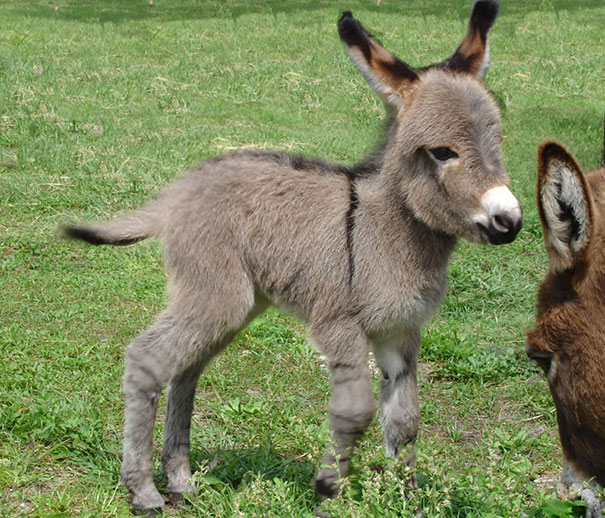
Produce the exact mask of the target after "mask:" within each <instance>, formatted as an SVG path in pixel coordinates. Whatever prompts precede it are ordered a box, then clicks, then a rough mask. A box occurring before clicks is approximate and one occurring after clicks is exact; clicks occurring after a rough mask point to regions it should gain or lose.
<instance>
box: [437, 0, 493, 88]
mask: <svg viewBox="0 0 605 518" xmlns="http://www.w3.org/2000/svg"><path fill="white" fill-rule="evenodd" d="M499 12H500V5H499V4H498V2H497V1H496V0H479V1H478V2H476V3H475V6H474V7H473V12H472V13H471V17H470V19H469V22H468V30H467V31H466V35H465V36H464V39H463V40H462V43H461V44H460V46H459V47H458V48H457V49H456V52H454V54H452V57H450V58H449V59H447V60H445V61H444V62H443V63H440V64H439V65H438V66H439V67H442V68H448V69H449V70H452V71H454V72H461V73H465V74H470V75H472V76H474V77H476V78H477V79H483V77H484V76H485V73H486V72H487V67H488V65H489V43H488V41H487V36H488V33H489V31H490V29H491V28H492V26H493V25H494V22H495V21H496V18H497V17H498V13H499Z"/></svg>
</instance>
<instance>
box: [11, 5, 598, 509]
mask: <svg viewBox="0 0 605 518" xmlns="http://www.w3.org/2000/svg"><path fill="white" fill-rule="evenodd" d="M470 3H471V2H462V1H454V0H452V1H450V2H438V1H436V0H427V1H423V2H419V1H418V2H413V1H394V0H383V2H382V4H381V6H380V7H377V6H376V2H373V1H371V0H367V1H366V0H351V1H349V2H342V1H340V0H339V1H338V2H327V1H325V0H324V1H319V2H308V1H304V2H294V1H292V0H283V1H277V0H276V1H274V2H268V1H260V0H259V1H258V2H245V1H238V0H229V1H226V2H219V1H218V0H215V1H204V2H202V1H198V2H193V1H191V2H187V1H185V0H173V1H170V2H168V1H167V0H156V1H155V2H154V3H153V5H150V4H149V2H147V1H143V0H137V1H134V0H125V1H121V2H116V1H113V0H97V1H95V2H86V1H83V2H76V1H70V2H68V1H66V2H61V3H59V4H57V6H56V7H55V4H54V3H49V2H46V1H35V0H32V1H31V2H27V3H25V2H20V1H17V0H6V1H5V2H3V3H2V4H0V19H2V20H3V23H2V30H1V31H0V46H1V48H2V49H3V51H2V53H1V54H0V96H1V97H0V103H1V104H0V213H1V218H0V291H1V292H2V294H3V302H2V304H1V305H0V353H1V354H2V358H3V361H2V363H1V364H0V488H1V490H2V494H3V498H2V510H1V511H0V514H2V515H3V516H39V517H49V516H53V517H64V516H81V517H88V516H128V494H127V492H126V491H125V489H124V488H123V487H122V486H121V485H120V484H119V466H120V449H121V439H120V435H121V427H122V407H123V403H122V398H121V395H120V382H121V373H122V369H123V363H124V350H125V345H126V344H127V343H128V342H129V341H130V340H131V339H132V338H133V337H134V336H136V334H137V333H139V332H140V331H142V330H143V329H145V327H146V326H147V325H148V324H149V323H150V322H151V321H152V319H153V317H154V315H155V314H156V313H157V312H158V311H159V310H160V309H161V308H162V305H163V288H164V281H165V277H164V273H163V267H162V258H161V253H160V249H159V246H158V244H157V243H154V242H149V243H142V244H139V245H136V246H134V247H129V248H125V249H111V248H102V249H98V248H91V247H86V246H82V245H80V244H77V243H71V242H66V241H63V240H61V239H59V238H57V235H56V229H57V226H58V225H59V224H60V223H61V222H63V221H66V220H81V219H95V218H98V219H103V218H109V217H111V216H113V215H114V214H115V213H117V212H120V211H122V210H126V209H129V208H132V207H135V206H137V205H139V204H140V203H141V202H142V201H143V200H146V199H148V198H149V197H150V196H152V195H153V194H154V193H155V192H157V191H158V190H159V189H160V188H161V187H162V186H164V185H166V184H167V183H168V182H169V181H170V180H171V179H172V178H174V177H175V176H177V175H179V174H180V173H181V172H182V171H184V170H186V169H187V168H188V167H190V166H192V165H194V164H195V163H197V162H199V161H202V160H204V159H206V158H209V157H212V156H215V155H218V154H220V153H223V152H227V151H231V150H236V149H243V148H262V149H281V150H286V151H291V152H300V153H305V154H307V155H312V156H322V157H326V158H328V159H331V160H338V161H343V162H346V163H352V162H354V161H356V160H358V159H359V158H360V157H362V156H363V155H364V153H366V152H367V151H368V150H369V149H370V148H371V147H372V145H373V143H374V141H375V139H376V137H377V134H378V132H379V128H380V126H381V123H380V118H381V116H382V106H381V104H380V102H379V101H378V100H377V98H376V97H375V96H374V94H373V93H372V92H371V90H370V89H369V87H368V86H367V85H366V84H365V83H364V82H363V80H362V79H361V77H360V76H359V75H358V73H357V72H356V70H355V69H354V67H353V65H352V64H351V63H350V61H349V59H348V57H347V55H346V53H345V52H344V50H343V49H342V46H341V44H340V43H339V41H338V37H337V34H336V30H335V22H336V20H337V18H338V15H339V12H340V11H341V10H343V9H351V10H353V11H354V13H355V14H356V15H357V16H358V17H359V18H360V19H361V20H362V21H363V22H364V23H365V24H366V25H367V26H368V27H370V28H371V29H372V30H373V31H374V33H376V34H377V35H378V37H379V38H380V39H381V40H382V42H383V44H384V45H385V46H386V47H387V48H390V49H393V50H394V51H395V52H396V53H397V54H398V55H399V56H400V57H401V58H403V59H405V60H407V61H409V62H410V63H411V64H413V65H422V64H426V63H430V62H433V61H435V60H438V59H441V58H443V57H445V56H446V55H448V54H449V53H451V52H452V51H453V49H454V47H455V45H457V43H458V42H459V40H460V38H461V37H462V35H463V33H464V30H465V23H466V19H467V17H468V13H469V11H470ZM604 24H605V7H603V4H602V2H599V1H596V0H593V1H589V0H586V1H582V2H580V1H572V0H533V1H531V2H526V1H521V0H509V1H505V2H503V10H502V14H501V17H500V18H499V20H498V21H497V24H496V26H495V28H494V31H493V33H492V39H491V50H492V52H491V68H490V71H489V74H488V77H487V84H488V86H489V88H490V90H491V91H492V92H493V94H494V96H495V97H496V99H497V101H498V103H499V105H500V108H501V110H502V115H503V125H504V133H505V144H504V156H505V162H506V165H507V168H508V170H509V172H510V174H511V177H512V189H513V191H514V192H515V193H516V194H517V196H518V197H519V199H520V201H521V203H522V205H523V207H524V213H525V227H524V229H523V231H522V233H521V234H520V236H519V238H518V239H517V240H516V241H515V243H513V244H511V245H508V246H506V247H498V248H490V247H477V246H472V245H467V244H465V243H461V244H460V246H459V247H458V250H457V252H456V254H455V256H454V258H453V261H452V266H451V283H450V290H449V293H448V295H447V297H446V299H445V301H444V303H443V304H442V307H441V309H440V311H439V312H438V314H437V315H436V316H435V318H434V319H433V320H432V321H431V323H430V324H429V325H428V326H427V327H426V329H425V330H424V334H423V348H422V353H421V360H420V361H421V368H420V397H421V410H422V419H423V423H422V428H421V433H420V437H419V440H418V448H417V450H418V455H419V460H418V472H419V473H418V475H419V481H420V486H421V488H420V490H419V491H417V492H414V493H408V492H407V490H406V486H405V481H406V480H407V477H408V474H407V471H406V469H405V468H404V467H403V466H401V465H399V464H397V463H392V462H389V461H388V460H387V459H385V457H384V452H383V449H382V446H381V434H380V430H379V427H378V425H377V424H376V423H374V424H373V425H372V427H371V428H370V430H369V431H368V434H367V435H366V436H365V438H364V440H363V441H362V443H361V444H360V447H359V450H358V455H357V456H356V459H355V467H356V470H355V473H354V474H353V475H352V476H351V477H350V478H349V479H348V480H347V481H346V483H345V495H344V497H343V498H341V499H338V500H335V501H333V502H331V503H330V504H329V507H330V508H331V509H332V510H333V511H334V513H333V514H334V515H335V516H340V517H367V516H385V517H392V516H404V517H407V516H410V517H411V516H415V515H416V514H417V513H418V510H419V509H421V510H422V512H423V513H424V516H425V517H427V518H428V517H437V516H444V517H469V518H470V517H508V516H511V517H518V516H521V514H522V513H527V514H528V515H529V516H532V517H538V516H566V515H569V516H571V514H572V512H573V506H572V505H571V504H569V503H557V502H554V501H553V498H554V486H555V484H556V478H557V476H558V472H559V470H560V451H559V445H558V440H557V433H556V419H555V414H554V411H553V404H552V400H551V398H550V394H549V393H548V390H547V387H546V383H545V381H544V380H543V379H542V376H541V375H540V372H539V370H538V368H537V367H535V366H533V365H532V364H530V363H529V362H528V361H527V359H526V358H525V356H524V352H523V348H524V331H525V330H526V329H528V328H529V327H530V326H531V324H532V320H533V304H534V294H535V289H536V286H537V283H538V282H539V280H540V279H541V278H542V276H543V274H544V273H545V269H546V258H545V254H544V253H543V251H542V238H541V231H540V226H539V222H538V219H537V214H536V208H535V204H534V196H535V193H534V188H535V187H534V184H535V153H536V148H537V145H538V144H539V142H541V141H542V140H543V139H545V138H556V139H559V140H561V141H563V142H565V143H566V144H567V145H568V146H569V148H570V149H572V150H573V151H574V153H575V154H576V156H577V157H578V159H579V161H580V162H581V163H582V164H583V165H584V166H585V167H586V168H587V169H589V168H594V167H596V166H597V165H598V164H599V160H600V157H601V144H600V143H601V142H602V139H603V135H602V119H603V113H604V110H605V107H604V106H603V99H602V78H603V77H605V61H604V60H603V59H602V49H603V48H604V46H605V34H604V33H603V31H602V27H603V26H604ZM328 395H329V383H328V378H327V372H326V371H325V368H324V367H323V366H322V363H321V359H320V358H319V357H318V355H317V354H316V353H315V352H313V350H311V349H310V348H309V347H308V346H307V345H306V344H305V341H304V334H303V330H302V328H301V325H300V324H299V323H298V322H296V321H295V320H292V319H290V318H289V317H285V316H284V315H282V314H280V313H278V312H275V311H274V312H270V313H269V314H267V315H266V316H265V317H263V318H262V319H260V320H258V321H257V322H255V323H253V324H252V325H251V326H250V327H249V328H248V329H247V330H245V331H244V332H242V333H241V335H240V336H239V337H238V338H237V340H236V341H235V343H234V344H232V346H231V347H230V348H228V350H227V351H226V353H225V354H224V355H222V356H221V357H219V358H218V359H217V360H216V361H215V362H214V363H213V365H212V366H211V367H210V368H209V369H208V370H207V371H206V372H205V373H204V375H203V377H202V379H201V381H200V384H199V387H198V393H197V399H196V410H195V415H194V424H193V429H192V444H193V452H192V454H193V455H192V457H193V458H192V463H193V468H194V469H195V479H196V482H197V488H198V493H197V494H196V495H194V496H193V497H191V498H190V499H189V500H188V501H187V502H185V503H183V504H182V505H181V506H180V507H178V508H172V507H171V508H168V509H167V511H166V513H165V514H166V515H167V516H254V517H256V516H258V517H261V516H271V517H298V516H300V517H303V516H304V517H308V516H311V513H312V510H313V508H314V507H315V506H316V505H317V500H316V497H315V495H314V493H313V491H312V489H311V488H310V483H311V481H312V478H313V474H314V470H315V466H316V463H317V462H318V460H319V459H320V457H321V453H322V451H323V448H324V443H325V442H326V439H327V435H328V430H327V423H326V419H325V408H326V405H327V400H328V397H329V396H328ZM156 431H157V439H158V444H159V440H160V437H161V431H162V427H161V425H158V428H157V430H156ZM156 458H157V456H156ZM158 468H159V467H158ZM157 480H158V484H159V485H160V486H162V485H163V484H165V480H164V479H163V478H162V474H161V473H160V471H159V469H158V472H157ZM557 506H558V507H557ZM557 513H558V514H557Z"/></svg>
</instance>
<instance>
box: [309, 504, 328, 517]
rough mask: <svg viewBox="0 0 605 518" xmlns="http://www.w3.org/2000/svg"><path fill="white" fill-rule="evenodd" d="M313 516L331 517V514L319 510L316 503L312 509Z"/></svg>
mask: <svg viewBox="0 0 605 518" xmlns="http://www.w3.org/2000/svg"><path fill="white" fill-rule="evenodd" d="M313 516H316V517H317V518H332V515H331V514H329V513H324V512H323V511H322V510H321V506H320V505H318V506H317V507H316V508H315V509H313Z"/></svg>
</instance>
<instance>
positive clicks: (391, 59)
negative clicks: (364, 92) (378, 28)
mask: <svg viewBox="0 0 605 518" xmlns="http://www.w3.org/2000/svg"><path fill="white" fill-rule="evenodd" d="M338 34H339V35H340V39H341V40H342V42H343V44H344V46H345V48H346V49H347V52H348V53H349V56H351V59H352V60H353V63H355V65H356V66H357V68H358V69H359V71H360V72H361V74H362V75H363V77H364V78H365V80H366V81H367V82H368V83H369V84H370V86H371V87H372V88H373V89H374V90H375V91H376V93H378V95H379V96H380V98H381V99H382V100H383V101H384V102H385V103H387V104H390V105H391V106H397V107H398V106H401V105H402V104H403V99H404V97H405V94H406V92H407V91H409V90H410V89H411V87H412V85H413V83H414V82H415V81H417V80H418V75H417V74H416V72H414V71H413V70H412V69H411V68H410V67H409V66H408V65H406V64H405V63H404V62H403V61H401V60H399V59H397V58H396V57H395V56H393V55H392V54H391V53H390V52H388V51H387V50H385V49H383V48H382V47H381V46H380V45H378V43H376V42H375V41H374V40H373V39H372V37H371V36H370V34H369V33H368V31H366V30H365V29H364V28H363V26H362V25H361V23H359V22H358V21H357V20H356V19H355V18H354V17H353V15H352V14H351V13H350V12H348V11H347V12H345V13H343V15H342V17H341V18H340V20H338Z"/></svg>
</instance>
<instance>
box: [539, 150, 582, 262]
mask: <svg viewBox="0 0 605 518" xmlns="http://www.w3.org/2000/svg"><path fill="white" fill-rule="evenodd" d="M537 198H538V210H539V211H540V219H541V220H542V228H543V230H544V242H545V245H546V250H547V252H548V258H549V261H550V269H551V271H553V272H555V273H556V272H561V271H563V270H566V269H569V268H572V267H573V266H575V265H576V263H577V261H578V260H579V259H581V258H582V257H583V256H584V253H585V251H586V249H587V248H588V245H589V244H590V239H591V235H592V228H593V208H592V197H591V195H590V190H589V188H588V185H587V183H586V178H585V177H584V173H583V172H582V169H581V168H580V166H579V165H578V163H577V162H576V160H575V158H574V157H573V156H572V155H571V154H570V153H569V152H568V151H567V150H566V149H565V148H564V147H563V146H561V145H560V144H558V143H556V142H552V141H547V142H544V143H543V144H542V145H541V146H540V148H539V150H538V189H537Z"/></svg>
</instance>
